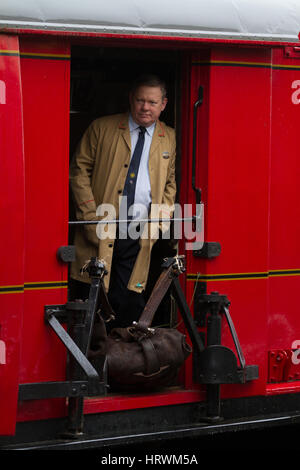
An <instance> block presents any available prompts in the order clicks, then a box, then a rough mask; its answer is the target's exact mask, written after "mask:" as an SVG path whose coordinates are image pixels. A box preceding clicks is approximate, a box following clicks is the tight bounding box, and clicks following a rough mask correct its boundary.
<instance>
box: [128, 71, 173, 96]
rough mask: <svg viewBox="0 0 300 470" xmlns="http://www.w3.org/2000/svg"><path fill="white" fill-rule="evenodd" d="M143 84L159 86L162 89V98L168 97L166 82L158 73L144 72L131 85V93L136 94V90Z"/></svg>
mask: <svg viewBox="0 0 300 470" xmlns="http://www.w3.org/2000/svg"><path fill="white" fill-rule="evenodd" d="M141 86H149V87H159V88H160V89H161V93H162V99H164V98H166V97H167V87H166V84H165V82H164V81H163V80H162V79H161V78H160V77H158V76H157V75H152V74H144V75H141V76H140V77H138V78H136V79H135V81H134V82H133V84H132V86H131V93H132V94H134V93H135V91H136V90H137V89H138V88H139V87H141Z"/></svg>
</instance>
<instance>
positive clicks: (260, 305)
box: [182, 48, 271, 397]
mask: <svg viewBox="0 0 300 470" xmlns="http://www.w3.org/2000/svg"><path fill="white" fill-rule="evenodd" d="M270 62H271V53H270V50H267V49H251V48H248V49H247V48H240V49H230V48H226V49H225V48H219V49H217V48H215V49H212V50H211V52H210V55H209V56H207V54H206V55H203V54H195V55H194V56H193V57H192V59H191V103H190V109H191V110H192V105H193V103H194V102H195V101H196V100H197V93H198V87H199V85H203V87H204V99H203V105H202V107H201V108H200V109H199V111H198V138H197V141H198V150H197V170H196V185H197V186H199V187H201V188H202V196H203V202H204V205H205V236H204V238H205V241H207V242H219V243H220V244H221V254H220V256H218V257H216V258H212V259H208V260H205V259H199V258H196V257H194V256H193V254H192V252H191V251H189V252H187V273H188V274H187V279H188V282H187V285H188V293H189V295H190V296H191V295H192V294H193V290H194V285H195V281H196V279H197V276H198V279H200V280H202V281H204V282H206V283H207V292H208V293H210V292H212V291H218V292H220V293H221V294H224V295H227V297H228V299H229V300H230V302H231V306H230V313H231V316H232V319H233V321H234V324H235V328H236V331H237V334H238V337H239V340H240V343H241V347H242V349H243V352H244V355H245V359H246V363H247V364H249V365H250V364H256V365H258V366H259V379H258V380H255V381H253V382H250V383H248V384H245V385H226V386H223V387H222V390H223V396H224V397H225V396H240V395H258V394H262V393H264V391H265V383H266V374H267V368H266V357H265V349H266V332H267V314H268V310H267V308H268V276H267V272H268V243H269V241H268V230H269V228H268V212H269V160H270V94H271V67H270ZM191 121H192V118H191V119H190V128H191V127H192V126H191ZM189 140H190V142H191V141H192V139H191V136H190V139H189ZM189 155H191V149H189V151H188V155H187V156H186V157H185V158H186V159H187V158H189ZM185 164H186V163H185V161H184V160H183V165H185ZM190 181H191V173H190V174H189V176H188V180H187V184H188V185H189V192H190V194H189V201H193V200H194V199H195V196H194V194H193V192H192V190H191V183H190ZM183 194H184V191H183ZM184 202H185V201H184V200H182V203H184ZM223 325H224V328H223V338H222V339H223V344H224V345H225V346H228V347H230V348H231V349H233V350H234V345H233V341H232V339H231V336H230V335H229V330H228V328H227V325H226V321H225V320H224V322H223Z"/></svg>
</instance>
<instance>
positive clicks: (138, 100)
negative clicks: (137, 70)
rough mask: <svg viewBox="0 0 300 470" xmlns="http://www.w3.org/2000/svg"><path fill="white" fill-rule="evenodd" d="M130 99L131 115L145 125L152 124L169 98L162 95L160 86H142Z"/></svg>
mask: <svg viewBox="0 0 300 470" xmlns="http://www.w3.org/2000/svg"><path fill="white" fill-rule="evenodd" d="M129 99H130V110H131V115H132V117H133V119H134V121H135V122H136V123H137V124H139V125H140V126H143V127H149V126H151V124H153V123H154V122H155V121H156V120H157V119H158V118H159V116H160V113H161V112H162V111H163V110H164V109H165V107H166V104H167V98H163V97H162V91H161V89H160V87H151V86H141V87H139V88H137V90H136V91H135V93H134V94H131V95H130V97H129Z"/></svg>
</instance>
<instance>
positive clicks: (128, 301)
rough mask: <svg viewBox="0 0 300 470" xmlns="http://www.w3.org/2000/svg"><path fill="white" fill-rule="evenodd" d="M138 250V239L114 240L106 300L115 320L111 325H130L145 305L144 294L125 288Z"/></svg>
mask: <svg viewBox="0 0 300 470" xmlns="http://www.w3.org/2000/svg"><path fill="white" fill-rule="evenodd" d="M139 250H140V244H139V240H132V239H130V238H128V239H126V240H122V239H118V238H117V239H116V240H115V245H114V253H113V260H112V268H111V278H110V285H109V292H108V300H109V302H110V304H111V306H112V308H113V310H114V311H115V313H116V320H115V322H113V323H112V325H111V327H115V326H119V327H126V326H130V325H131V324H132V322H133V321H137V320H138V319H139V317H140V316H141V313H142V311H143V309H144V307H145V300H144V295H143V294H138V293H137V292H134V291H130V290H128V289H127V285H128V282H129V279H130V276H131V273H132V270H133V266H134V263H135V260H136V257H137V255H138V253H139Z"/></svg>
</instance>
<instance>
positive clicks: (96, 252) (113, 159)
mask: <svg viewBox="0 0 300 470" xmlns="http://www.w3.org/2000/svg"><path fill="white" fill-rule="evenodd" d="M129 102H130V112H129V113H126V114H117V115H112V116H106V117H102V118H99V119H97V120H95V121H94V122H93V123H92V124H91V125H90V126H89V128H88V129H87V131H86V132H85V134H84V136H83V138H82V140H81V142H80V144H79V146H78V148H77V151H76V152H75V155H74V158H73V161H72V163H71V168H70V184H71V188H72V192H73V196H74V200H75V205H76V216H77V219H78V220H83V221H89V220H100V219H101V218H100V217H99V216H97V215H96V211H97V208H99V206H101V205H102V206H103V205H104V204H111V205H112V206H113V207H114V208H115V212H116V216H117V217H119V213H120V210H119V207H122V205H123V204H124V201H125V202H127V207H128V208H130V207H131V206H132V205H133V204H134V207H144V208H145V209H146V216H148V214H150V211H151V205H153V204H161V205H166V206H168V207H170V208H171V207H172V206H173V204H174V202H175V193H176V183H175V151H176V139H175V132H174V130H173V129H172V128H170V127H168V126H166V125H165V124H164V123H162V122H161V121H160V120H159V117H160V114H161V112H162V111H163V110H164V109H165V107H166V104H167V97H166V87H165V84H164V83H163V82H162V81H161V80H160V79H159V78H158V77H156V76H152V75H147V76H143V77H140V78H139V79H137V80H136V81H135V83H134V84H133V87H132V89H131V92H130V95H129ZM125 196H126V198H127V201H126V198H125ZM120 201H121V204H120ZM121 212H122V209H121ZM97 213H99V212H97ZM122 213H123V212H122ZM126 214H127V218H129V219H130V218H133V219H134V218H135V214H136V212H135V211H133V212H132V209H129V212H126ZM128 214H129V215H128ZM103 215H104V214H102V216H103ZM120 218H121V217H120ZM121 225H122V226H123V224H120V228H119V227H117V230H116V237H107V238H104V237H100V239H99V237H98V236H97V233H98V231H96V225H92V224H87V225H83V226H80V227H79V229H78V230H77V231H76V234H75V241H74V244H75V247H76V261H75V262H74V263H73V264H72V266H71V278H72V279H74V280H76V281H80V282H85V283H88V282H89V279H88V276H85V275H83V276H82V275H80V269H81V268H82V266H83V265H84V264H85V263H86V262H87V260H89V259H90V258H91V257H92V256H97V257H99V258H100V259H103V260H104V262H105V264H106V269H107V271H108V274H107V276H105V278H104V285H105V288H106V290H107V292H108V298H109V301H110V303H111V305H112V308H113V309H114V311H115V313H116V322H115V326H120V327H126V326H129V325H130V324H131V323H132V321H136V320H138V318H139V317H140V314H141V312H142V310H143V308H144V298H143V292H144V290H145V287H146V282H147V278H148V271H149V264H150V256H151V249H152V246H153V244H154V243H155V239H151V237H150V235H149V233H150V230H149V227H147V226H145V227H144V229H147V230H148V236H147V237H144V236H143V234H142V233H141V235H140V236H139V237H138V238H136V237H134V238H132V237H130V233H129V236H128V232H127V237H124V234H122V229H121ZM123 228H124V227H123ZM126 231H127V224H126ZM141 232H142V231H141ZM87 285H88V284H87Z"/></svg>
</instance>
